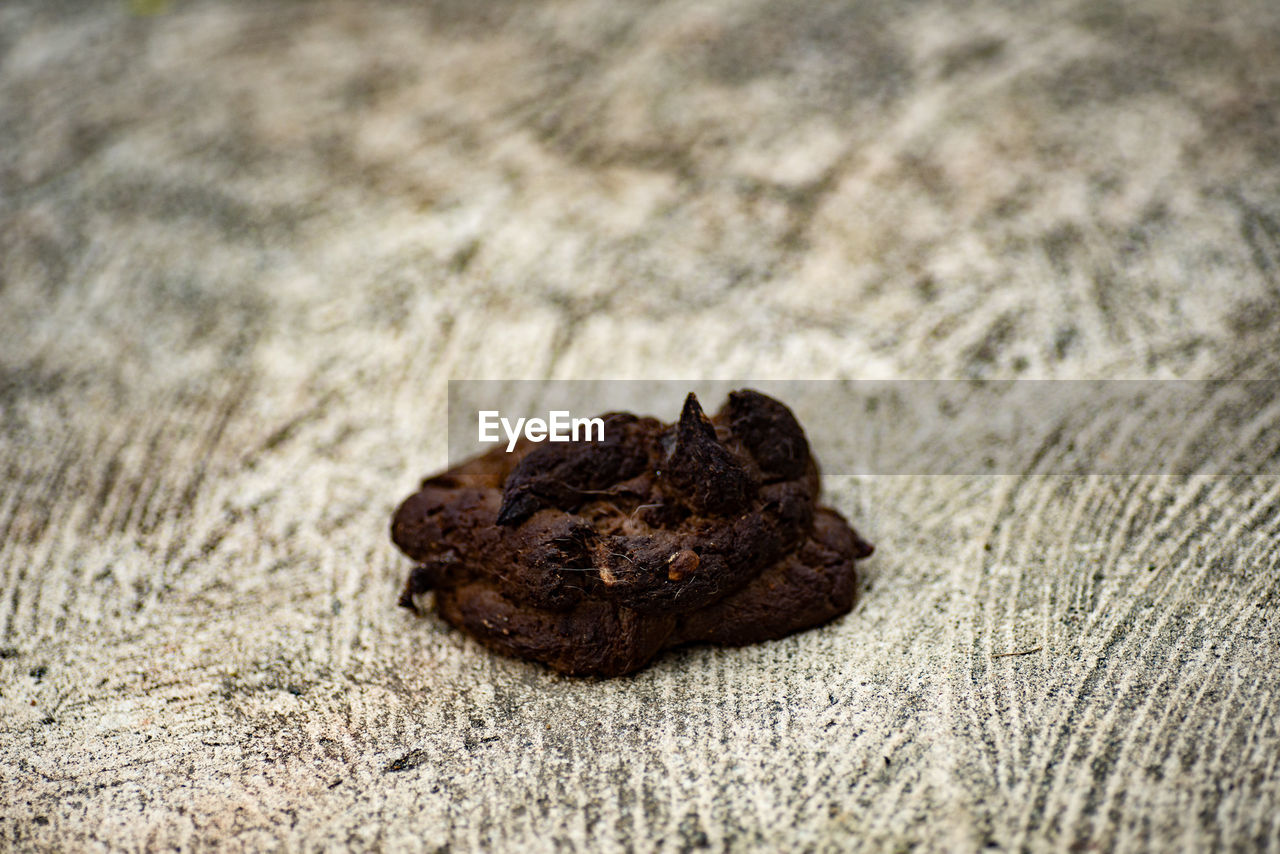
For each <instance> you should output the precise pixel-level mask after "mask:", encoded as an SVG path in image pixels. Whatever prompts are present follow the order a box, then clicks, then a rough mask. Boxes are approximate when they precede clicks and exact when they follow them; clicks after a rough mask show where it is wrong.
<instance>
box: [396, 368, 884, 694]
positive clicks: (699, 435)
mask: <svg viewBox="0 0 1280 854" xmlns="http://www.w3.org/2000/svg"><path fill="white" fill-rule="evenodd" d="M602 418H603V419H604V421H605V431H604V433H605V435H604V440H603V441H575V442H564V443H546V444H542V445H537V444H532V443H529V442H527V441H522V442H521V443H520V444H519V445H517V447H516V448H515V450H514V451H512V452H510V453H508V452H506V450H505V448H502V447H499V448H496V449H495V450H493V451H490V452H489V453H487V454H484V455H482V456H479V457H475V458H473V459H471V460H468V461H467V462H465V463H462V464H460V465H458V466H456V467H454V468H452V469H450V470H449V471H446V472H444V473H442V474H440V475H437V476H435V477H432V478H428V479H427V480H425V481H424V482H423V484H422V487H421V489H419V491H418V492H416V493H415V494H413V495H411V496H410V497H409V498H408V499H406V500H405V501H404V503H403V504H401V505H400V507H399V509H398V510H397V511H396V513H395V517H394V519H393V521H392V525H391V538H392V540H393V541H394V542H395V544H396V545H397V546H398V547H399V548H400V549H401V551H403V552H404V553H405V554H406V555H408V556H409V557H410V558H412V559H413V560H414V561H416V562H417V563H418V566H417V567H416V568H415V569H414V570H413V571H412V572H411V573H410V576H409V579H408V582H407V583H406V585H405V590H404V594H403V596H402V597H401V604H403V605H405V606H406V607H409V608H411V609H413V610H415V611H416V610H417V605H416V603H415V600H416V598H417V597H418V596H419V595H420V594H424V593H426V592H428V591H433V592H434V599H435V609H436V611H437V613H438V614H439V615H440V616H441V617H443V618H444V619H445V620H446V621H448V622H449V623H451V624H452V625H454V626H456V627H458V628H460V629H462V630H463V631H465V632H467V633H468V634H470V635H472V636H473V637H475V638H476V639H478V640H479V641H481V642H482V643H484V644H485V645H487V646H489V647H490V648H492V649H495V650H498V651H499V652H503V653H506V654H508V655H514V656H517V657H520V658H527V659H532V660H535V661H540V662H542V663H544V664H546V665H549V666H550V667H552V668H554V669H556V670H558V671H561V672H563V673H570V674H579V675H588V674H590V675H599V676H616V675H620V674H623V673H629V672H631V671H634V670H637V669H639V668H641V667H643V666H644V665H645V664H647V663H648V662H649V661H650V660H652V659H653V657H654V656H655V655H657V654H658V653H659V652H660V651H661V650H663V649H665V648H667V647H672V646H677V645H679V644H685V643H694V642H711V643H720V644H729V645H741V644H747V643H753V642H756V641H761V640H767V639H771V638H778V637H782V636H783V635H787V634H790V633H791V632H795V631H798V630H800V629H805V628H809V627H811V626H816V625H820V624H822V623H825V622H827V621H829V620H831V619H833V618H835V617H837V616H840V615H841V614H844V613H846V612H848V611H849V609H850V608H852V606H853V602H854V597H855V590H856V580H857V577H856V574H855V571H854V561H855V560H857V559H860V558H864V557H867V556H868V555H870V554H871V551H872V547H871V545H870V544H869V543H867V542H866V541H864V540H863V539H862V538H860V537H859V536H858V535H857V533H855V532H854V530H853V529H852V528H851V527H850V526H849V524H848V523H847V522H846V521H845V520H844V519H843V518H842V517H841V516H840V515H839V514H838V513H836V512H835V511H834V510H831V509H830V508H826V507H820V506H818V503H817V499H818V493H819V488H820V487H819V477H818V468H817V465H816V463H815V462H814V460H813V457H812V455H811V454H810V452H809V445H808V442H807V440H806V439H805V436H804V431H803V430H802V429H801V428H800V425H799V423H797V422H796V419H795V417H794V416H793V415H792V413H791V411H790V410H789V409H787V407H786V406H784V405H783V404H782V403H780V402H778V401H776V400H774V399H773V398H770V397H767V396H765V395H763V394H760V393H759V392H755V391H751V390H741V391H735V392H733V393H731V394H730V395H729V399H728V401H727V402H726V403H725V405H724V407H723V408H722V409H721V410H720V412H718V413H717V414H716V415H715V416H714V417H713V418H708V417H707V416H706V415H705V414H704V413H703V411H702V408H701V406H699V405H698V401H697V398H695V397H694V396H693V395H692V394H690V395H689V396H688V398H687V399H686V400H685V404H684V409H683V411H682V412H681V415H680V420H679V421H678V422H676V423H675V424H673V425H667V424H663V423H662V422H660V421H658V420H657V419H654V418H641V417H637V416H635V415H631V414H629V413H609V414H607V415H604V416H602Z"/></svg>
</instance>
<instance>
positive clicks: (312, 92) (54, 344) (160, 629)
mask: <svg viewBox="0 0 1280 854" xmlns="http://www.w3.org/2000/svg"><path fill="white" fill-rule="evenodd" d="M157 5H162V4H155V3H135V4H134V9H135V11H134V12H131V11H130V6H129V5H128V4H125V3H114V2H112V3H108V2H69V0H68V2H41V0H13V2H7V3H5V4H4V5H3V6H0V306H2V307H3V312H2V313H0V366H2V367H0V406H2V407H3V408H2V410H0V412H2V414H0V472H3V487H2V492H0V847H3V848H6V849H15V850H24V851H26V850H32V851H82V850H83V851H93V850H106V849H112V850H126V851H129V850H137V851H153V850H154V851H159V850H169V849H172V848H178V849H182V850H202V849H215V848H216V849H228V850H240V849H244V850H321V849H329V850H342V849H358V850H421V851H472V850H494V851H528V852H536V851H570V850H572V851H595V850H605V851H609V850H636V851H649V850H663V851H686V850H694V849H699V848H709V849H712V850H724V849H728V850H760V851H773V850H783V849H788V850H820V851H827V850H830V851H835V850H850V849H867V850H909V849H917V848H919V849H922V850H953V851H954V850H959V851H964V850H977V849H982V848H984V847H990V848H999V849H1006V850H1031V851H1048V850H1067V849H1069V850H1096V849H1100V850H1107V849H1116V850H1123V851H1132V850H1142V849H1150V850H1161V851H1169V850H1188V851H1203V850H1209V849H1223V850H1239V851H1277V850H1280V768H1278V767H1277V766H1278V763H1280V732H1278V728H1280V694H1278V693H1277V691H1278V689H1277V686H1276V676H1275V674H1276V668H1277V665H1280V628H1277V619H1276V616H1277V608H1278V607H1280V566H1278V563H1280V546H1278V545H1277V543H1278V538H1277V533H1280V483H1277V481H1276V479H1275V478H1249V477H1234V478H1209V477H1178V478H1173V477H1156V476H1152V477H1131V478H1106V477H1082V478H1062V477H1036V478H1019V477H988V478H978V477H925V476H922V477H874V478H872V477H864V478H830V479H829V481H828V484H827V486H828V488H829V497H830V500H831V501H832V502H833V503H835V504H836V506H838V507H839V508H840V509H842V510H843V511H845V512H846V513H848V514H849V515H850V516H851V517H852V518H854V519H855V520H856V522H857V523H858V525H859V526H860V527H861V528H862V529H863V530H865V531H866V533H867V534H868V535H869V536H870V537H871V539H873V540H874V541H875V542H876V543H877V545H878V546H879V549H880V550H879V553H878V555H877V556H876V558H874V559H873V561H871V562H870V563H869V564H867V572H866V578H865V579H864V588H863V596H862V600H861V604H860V605H859V606H858V607H857V609H856V610H855V612H854V613H853V614H851V615H849V616H848V617H847V618H845V619H843V620H841V621H839V622H838V623H835V624H833V625H830V626H828V627H826V628H823V629H821V630H818V631H813V632H809V633H806V634H802V635H799V636H795V637H792V638H789V639H787V640H784V641H781V642H777V643H770V644H764V645H760V646H756V647H752V648H748V649H742V650H719V649H707V648H700V649H690V650H687V651H682V652H678V653H675V654H671V655H668V656H666V657H664V658H663V659H662V660H661V661H660V662H659V663H658V664H657V665H656V666H654V667H653V668H651V669H649V670H647V671H645V672H643V673H641V674H639V675H637V676H635V677H634V678H629V679H623V680H618V681H612V682H593V681H578V680H572V679H566V678H560V677H556V676H554V675H551V674H550V673H548V672H546V671H544V670H542V669H540V668H538V667H535V666H532V665H527V664H523V663H520V662H515V661H509V660H504V659H500V658H496V657H495V656H493V655H490V654H488V653H487V652H485V651H483V650H482V649H480V648H479V647H477V645H476V644H474V643H472V642H470V641H468V640H466V639H464V638H462V637H461V636H460V635H458V634H457V633H456V632H453V631H450V630H448V629H447V628H446V627H445V626H443V625H442V624H441V623H439V622H438V621H436V620H434V619H421V620H417V619H414V618H412V617H411V616H410V615H409V614H408V613H407V612H405V611H403V610H401V609H398V608H396V607H395V605H394V603H395V599H396V594H397V591H398V586H399V584H400V582H401V579H402V578H403V576H404V574H405V572H406V571H407V570H408V568H409V567H408V564H407V562H406V561H405V560H403V559H402V558H401V557H400V556H398V554H397V553H396V551H395V550H394V549H393V547H392V546H391V544H390V542H389V541H388V538H387V524H388V518H389V514H390V512H391V509H392V508H393V506H394V505H395V503H396V502H397V501H398V500H399V499H400V498H401V497H402V496H403V495H405V494H406V493H407V491H408V490H410V489H411V488H412V486H413V485H414V483H415V482H416V481H417V479H418V478H419V477H421V476H422V475H424V474H426V473H428V472H430V471H431V470H432V469H433V468H435V467H436V466H438V465H440V464H441V463H442V462H443V460H444V456H445V440H444V436H443V435H442V434H441V432H440V431H441V428H442V425H443V424H444V413H443V411H442V407H443V404H444V400H445V392H446V380H448V379H449V378H485V377H513V378H514V377H525V378H538V377H558V378H572V377H609V376H612V377H656V378H673V377H675V378H678V377H681V376H689V377H701V378H708V379H712V378H722V379H737V378H742V379H752V378H765V379H768V378H776V379H789V378H825V377H876V378H884V377H975V376H976V377H984V376H991V377H1013V376H1027V377H1229V376H1240V377H1243V376H1253V377H1274V376H1276V368H1277V353H1276V338H1277V328H1278V326H1280V192H1277V190H1278V189H1280V157H1278V156H1277V154H1278V149H1277V139H1280V51H1277V50H1276V45H1277V44H1278V43H1280V7H1278V6H1277V5H1276V4H1274V3H1271V2H1263V1H1262V0H1259V2H1255V3H1249V2H1246V0H1223V2H1216V3H1200V2H1181V3H1180V2H1173V1H1172V0H1170V2H1138V3H1130V4H1123V11H1121V9H1120V5H1121V4H1108V3H1091V2H1046V3H1037V4H1013V3H999V2H995V0H976V2H973V3H967V4H949V3H942V2H913V3H889V2H877V3H870V2H863V3H847V4H836V3H823V2H817V0H780V2H764V0H753V2H728V0H718V2H705V3H693V2H688V3H681V2H664V3H651V4H650V3H644V4H642V3H619V2H616V0H565V1H564V2H522V3H498V2H469V1H468V0H440V2H436V3H433V4H429V5H427V6H419V5H417V4H412V3H392V2H369V3H337V2H330V3H324V2H314V3H297V2H283V0H281V2H194V0H174V2H173V3H171V4H170V5H169V7H168V11H166V12H163V13H162V14H157V15H151V16H144V15H140V14H136V11H137V10H138V9H140V8H142V7H149V6H157ZM1240 426H1241V425H1236V424H1232V423H1230V422H1229V421H1228V422H1224V423H1223V424H1222V427H1221V429H1222V430H1223V431H1224V434H1223V435H1226V434H1227V431H1232V430H1235V429H1237V428H1239V427H1240ZM1064 441H1065V440H1064ZM1009 653H1025V654H1020V655H1008V654H1009Z"/></svg>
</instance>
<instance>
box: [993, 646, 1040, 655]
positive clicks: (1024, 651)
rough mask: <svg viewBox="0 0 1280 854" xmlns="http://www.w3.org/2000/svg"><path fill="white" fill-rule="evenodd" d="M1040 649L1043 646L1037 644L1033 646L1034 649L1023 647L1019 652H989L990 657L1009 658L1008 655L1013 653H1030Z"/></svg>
mask: <svg viewBox="0 0 1280 854" xmlns="http://www.w3.org/2000/svg"><path fill="white" fill-rule="evenodd" d="M1042 649H1044V647H1042V646H1038V647H1035V648H1034V649H1024V650H1021V651H1019V652H993V653H991V657H992V658H1009V657H1010V656H1014V655H1030V654H1031V653H1033V652H1039V651H1040V650H1042Z"/></svg>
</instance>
